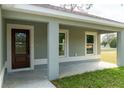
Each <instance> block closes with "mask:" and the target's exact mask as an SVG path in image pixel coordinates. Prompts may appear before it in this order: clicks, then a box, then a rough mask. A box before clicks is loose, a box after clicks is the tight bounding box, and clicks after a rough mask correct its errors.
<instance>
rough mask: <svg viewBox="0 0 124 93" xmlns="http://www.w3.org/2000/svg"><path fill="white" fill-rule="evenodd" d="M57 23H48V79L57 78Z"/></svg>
mask: <svg viewBox="0 0 124 93" xmlns="http://www.w3.org/2000/svg"><path fill="white" fill-rule="evenodd" d="M58 49H59V23H57V22H54V21H52V22H49V24H48V77H49V80H55V79H57V78H59V50H58Z"/></svg>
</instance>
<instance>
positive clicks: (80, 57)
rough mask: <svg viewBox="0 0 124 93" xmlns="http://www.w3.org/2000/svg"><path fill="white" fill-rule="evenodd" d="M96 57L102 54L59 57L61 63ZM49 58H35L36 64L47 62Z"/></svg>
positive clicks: (98, 57)
mask: <svg viewBox="0 0 124 93" xmlns="http://www.w3.org/2000/svg"><path fill="white" fill-rule="evenodd" d="M94 59H100V55H95V56H77V57H66V58H64V57H63V58H59V63H63V62H74V61H75V62H76V61H85V60H86V61H87V60H94ZM47 63H48V59H35V60H34V65H42V64H47Z"/></svg>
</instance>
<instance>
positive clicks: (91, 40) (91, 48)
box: [85, 33, 96, 55]
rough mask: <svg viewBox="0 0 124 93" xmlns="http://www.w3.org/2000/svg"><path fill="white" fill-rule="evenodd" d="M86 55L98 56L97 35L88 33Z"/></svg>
mask: <svg viewBox="0 0 124 93" xmlns="http://www.w3.org/2000/svg"><path fill="white" fill-rule="evenodd" d="M85 39H86V44H85V45H86V47H85V48H86V49H85V50H86V54H88V55H93V54H96V34H95V33H86V38H85Z"/></svg>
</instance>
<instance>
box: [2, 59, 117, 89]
mask: <svg viewBox="0 0 124 93" xmlns="http://www.w3.org/2000/svg"><path fill="white" fill-rule="evenodd" d="M113 67H117V66H116V65H115V64H110V63H106V62H82V61H81V62H67V63H60V78H62V77H65V76H70V75H75V74H80V73H84V72H87V71H94V70H101V69H104V68H113ZM47 78H48V77H47V65H41V66H36V67H35V70H34V71H23V72H15V73H11V74H6V75H5V79H4V84H3V87H4V88H55V86H54V85H53V84H52V83H51V82H50V81H49V80H48V79H47Z"/></svg>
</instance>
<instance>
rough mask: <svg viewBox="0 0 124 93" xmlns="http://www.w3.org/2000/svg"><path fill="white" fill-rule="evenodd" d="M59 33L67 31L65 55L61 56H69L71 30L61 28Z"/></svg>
mask: <svg viewBox="0 0 124 93" xmlns="http://www.w3.org/2000/svg"><path fill="white" fill-rule="evenodd" d="M59 33H65V55H63V56H59V57H68V56H69V30H67V29H60V31H59Z"/></svg>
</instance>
